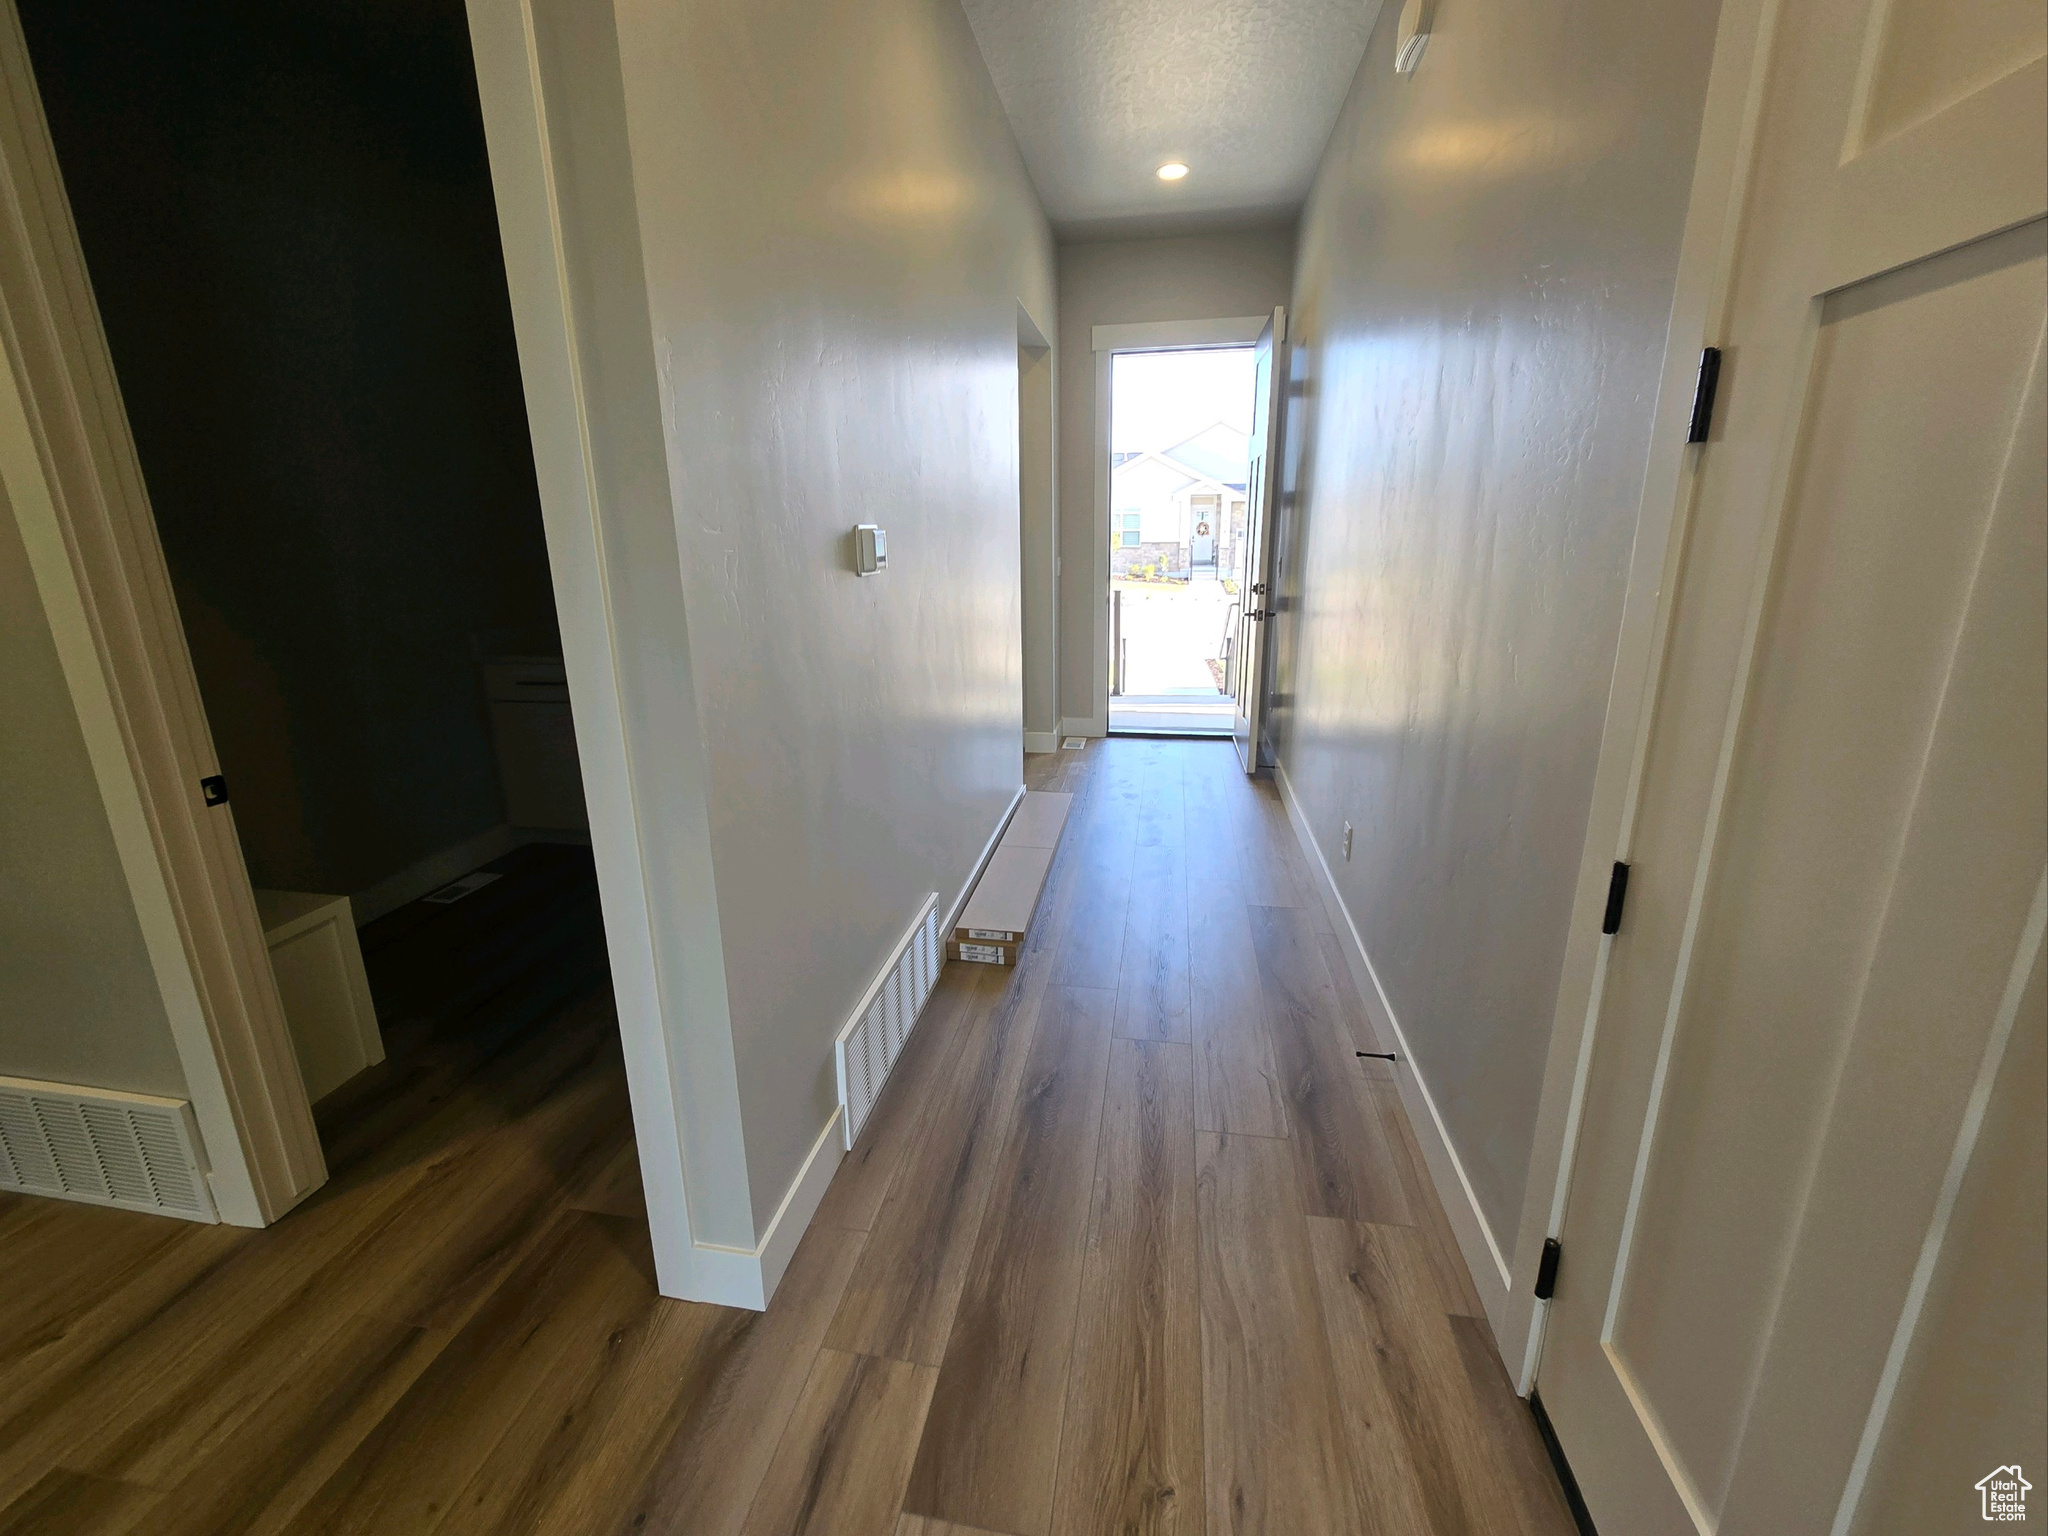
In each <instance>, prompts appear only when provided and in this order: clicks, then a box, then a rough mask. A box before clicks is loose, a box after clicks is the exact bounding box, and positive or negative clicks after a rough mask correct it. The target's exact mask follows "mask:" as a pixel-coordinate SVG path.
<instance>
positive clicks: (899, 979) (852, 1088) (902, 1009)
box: [833, 892, 940, 1150]
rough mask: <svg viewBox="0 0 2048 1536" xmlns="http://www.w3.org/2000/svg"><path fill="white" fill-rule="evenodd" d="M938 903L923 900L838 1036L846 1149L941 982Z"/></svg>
mask: <svg viewBox="0 0 2048 1536" xmlns="http://www.w3.org/2000/svg"><path fill="white" fill-rule="evenodd" d="M939 963H940V954H939V898H938V893H937V892H934V893H933V894H931V895H930V896H927V897H926V898H925V901H924V909H923V910H922V911H921V912H919V913H918V915H917V921H916V922H914V923H912V924H911V925H910V930H909V931H908V932H907V933H905V934H904V935H903V939H902V942H900V943H899V944H897V946H896V949H895V951H894V953H893V954H892V955H891V956H890V959H889V963H888V964H887V965H885V966H883V967H882V973H881V974H880V975H879V976H877V977H876V978H875V979H874V981H873V982H872V983H870V984H869V986H868V990H867V996H865V997H863V998H862V999H861V1001H860V1006H859V1007H858V1008H856V1009H854V1011H853V1017H852V1018H850V1019H848V1020H847V1021H846V1027H845V1028H844V1029H842V1030H840V1031H839V1038H838V1039H837V1040H836V1041H835V1042H833V1054H834V1055H835V1056H836V1057H837V1058H838V1063H839V1105H840V1108H841V1109H843V1110H844V1111H845V1113H844V1114H843V1115H842V1116H841V1117H840V1123H841V1124H842V1125H844V1126H845V1127H846V1145H847V1148H848V1149H849V1150H851V1149H852V1147H853V1143H854V1138H855V1137H857V1136H859V1135H860V1128H861V1127H862V1126H863V1125H865V1124H866V1123H867V1118H868V1111H869V1110H871V1109H873V1108H874V1107H875V1100H876V1099H878V1098H880V1097H881V1096H882V1084H883V1083H885V1082H886V1081H888V1077H889V1069H890V1068H891V1067H893V1066H895V1065H896V1058H897V1056H899V1055H900V1054H901V1053H902V1051H903V1042H904V1041H906V1040H908V1039H909V1038H910V1032H911V1030H913V1029H914V1028H916V1027H917V1018H918V1015H919V1014H921V1013H923V1012H924V1004H925V999H926V998H928V997H930V996H931V992H932V984H933V983H934V982H936V981H937V980H938V979H939Z"/></svg>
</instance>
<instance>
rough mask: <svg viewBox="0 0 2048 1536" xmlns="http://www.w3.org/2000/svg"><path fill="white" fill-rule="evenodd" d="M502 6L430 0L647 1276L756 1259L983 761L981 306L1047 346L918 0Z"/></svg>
mask: <svg viewBox="0 0 2048 1536" xmlns="http://www.w3.org/2000/svg"><path fill="white" fill-rule="evenodd" d="M533 18H534V36H533V41H532V43H531V44H530V45H529V44H528V42H527V41H526V39H525V37H524V35H523V32H522V28H521V20H520V16H519V9H518V7H517V6H515V5H512V4H509V3H502V0H471V19H472V28H473V31H474V33H475V36H476V39H477V57H478V69H479V76H480V81H481V83H482V86H483V99H484V112H485V122H486V130H487V134H488V136H489V139H490V145H491V156H492V169H493V176H494V179H495V180H496V182H497V184H498V201H499V216H500V220H501V223H502V224H503V226H504V228H505V232H506V239H505V245H506V259H507V266H508V274H509V276H510V279H511V286H512V294H513V305H514V311H515V321H516V324H517V326H518V329H519V339H520V354H521V365H522V371H523V373H524V374H525V377H526V385H527V393H528V409H529V415H530V416H531V417H532V424H533V431H534V439H535V451H536V457H537V460H538V461H539V469H540V480H541V490H542V502H543V507H544V512H545V515H546V517H547V520H548V538H549V552H550V560H551V563H552V564H553V565H554V568H555V580H556V591H557V604H558V607H559V608H560V611H561V615H562V625H563V640H564V651H565V657H566V659H567V660H568V662H569V665H570V673H571V687H572V694H573V697H574V699H575V703H576V710H577V734H578V739H579V747H580V750H581V751H582V753H583V756H584V772H585V780H586V785H587V786H588V787H589V788H590V790H591V799H592V823H593V838H594V842H595V844H596V852H597V857H598V870H599V881H600V887H601V890H602V891H603V893H604V899H605V905H606V922H607V931H608V935H609V936H610V938H611V942H612V950H613V968H614V975H615V979H616V980H618V981H619V983H620V992H621V1001H620V1014H621V1022H622V1030H623V1032H624V1034H625V1036H626V1042H627V1050H628V1067H629V1075H630V1076H631V1077H632V1079H633V1092H634V1111H635V1123H636V1128H637V1129H638V1130H639V1132H640V1140H641V1157H642V1167H643V1172H644V1173H646V1174H647V1175H648V1187H649V1194H650V1208H651V1215H652V1216H653V1220H654V1223H655V1229H656V1230H655V1235H656V1242H657V1251H658V1253H665V1255H666V1261H665V1263H664V1280H663V1283H664V1287H665V1288H672V1284H673V1283H675V1282H677V1280H678V1277H684V1276H685V1272H686V1271H690V1272H692V1273H697V1274H700V1275H709V1274H711V1273H713V1271H717V1272H720V1273H724V1272H727V1271H728V1270H730V1268H731V1265H730V1264H729V1263H728V1260H735V1259H744V1258H745V1256H746V1252H747V1250H749V1249H756V1248H761V1249H763V1250H764V1255H765V1249H766V1247H774V1248H775V1249H776V1251H779V1252H781V1253H782V1254H783V1255H784V1256H785V1257H786V1252H787V1247H788V1246H790V1245H793V1241H794V1231H800V1230H801V1227H802V1224H803V1222H804V1221H805V1220H806V1219H807V1218H808V1214H809V1206H808V1204H807V1203H806V1201H807V1200H808V1199H809V1198H811V1195H812V1193H813V1192H815V1191H816V1190H818V1189H821V1188H822V1184H821V1182H820V1181H819V1179H818V1178H817V1173H818V1171H819V1168H820V1167H821V1166H822V1167H823V1171H824V1172H826V1173H829V1171H830V1162H829V1160H826V1159H827V1158H828V1156H829V1154H830V1153H831V1150H832V1149H831V1148H830V1147H829V1146H822V1145H821V1143H820V1140H819V1138H820V1133H821V1132H822V1131H823V1130H824V1129H825V1128H826V1126H827V1125H828V1124H829V1123H830V1121H831V1117H832V1112H833V1108H834V1106H835V1103H836V1092H835V1083H834V1073H833V1062H832V1049H831V1045H832V1038H833V1036H834V1035H835V1034H836V1033H837V1031H838V1029H839V1028H840V1026H841V1025H842V1024H843V1023H844V1022H845V1020H846V1017H847V1015H848V1013H849V1012H850V1010H851V1009H852V1008H853V1006H854V1004H855V1003H856V1002H858V1001H859V999H860V997H861V994H862V992H863V991H864V990H865V988H866V987H867V985H868V984H869V982H870V981H871V980H872V979H873V978H874V976H875V975H876V973H877V971H878V970H879V969H880V967H881V966H882V965H883V964H884V962H885V961H886V960H887V959H888V957H889V953H890V951H891V949H892V947H893V945H894V943H895V942H896V940H897V939H898V938H899V937H900V936H901V935H902V933H903V932H904V929H905V928H906V926H907V925H908V924H909V922H910V921H911V919H912V918H913V917H914V916H915V915H916V913H917V910H918V908H919V906H920V905H921V903H922V902H923V900H924V899H925V897H926V896H927V895H929V894H930V893H932V892H933V891H937V892H938V893H940V896H941V899H942V901H944V902H946V903H950V902H951V901H952V900H953V899H954V897H955V896H956V895H957V894H958V893H959V891H960V888H961V886H962V884H963V883H964V882H965V880H966V878H967V876H968V874H969V871H970V870H971V868H972V866H973V863H974V861H975V859H976V858H977V856H978V855H979V853H980V851H981V849H982V848H983V846H984V844H985V843H986V841H987V839H988V838H989V836H990V834H991V833H992V832H993V830H994V829H995V826H996V824H997V822H998V820H999V818H1000V817H1001V815H1002V813H1003V812H1004V810H1005V809H1006V808H1007V806H1008V805H1009V803H1010V800H1011V798H1012V796H1013V795H1014V794H1015V792H1016V790H1017V787H1018V785H1019V783H1020V780H1021V775H1022V731H1023V725H1024V721H1023V709H1022V700H1023V657H1022V642H1021V633H1020V631H1021V624H1020V607H1019V580H1020V545H1019V534H1020V527H1019V488H1020V464H1019V458H1018V352H1017V349H1018V342H1019V333H1020V327H1019V320H1018V308H1019V306H1020V304H1021V305H1022V307H1023V308H1024V310H1025V311H1026V312H1027V313H1028V314H1029V315H1030V316H1031V317H1032V318H1033V321H1034V323H1035V325H1036V327H1037V328H1038V329H1039V330H1040V331H1041V332H1042V333H1043V334H1044V335H1048V336H1050V335H1053V334H1054V332H1053V329H1052V327H1053V297H1054V295H1053V255H1052V239H1051V234H1050V230H1049V228H1048V226H1047V225H1046V223H1045V220H1044V217H1043V215H1042V213H1041V211H1040V209H1039V206H1038V202H1037V198H1036V195H1035V194H1034V193H1033V191H1032V189H1031V185H1030V182H1029V179H1028V178H1027V176H1026V175H1025V172H1024V168H1023V164H1022V161H1021V159H1020V158H1019V156H1018V154H1017V151H1016V147H1015V145H1014V143H1013V142H1012V140H1011V138H1010V134H1009V129H1008V126H1007V124H1006V123H1005V122H1004V119H1003V116H1002V112H1001V109H1000V107H999V105H998V104H997V101H996V97H995V93H994V90H993V87H992V86H991V85H990V83H989V81H988V78H987V75H986V72H985V70H984V69H983V67H982V63H981V58H980V55H979V53H978V52H977V51H976V49H975V45H974V41H973V38H972V36H971V35H970V33H969V32H968V29H967V24H966V22H965V20H964V18H963V17H962V15H961V13H960V11H959V9H958V7H957V6H956V5H955V4H953V3H952V0H884V3H880V4H873V3H854V0H834V3H830V4H804V5H797V4H793V3H779V4H766V5H763V4H751V5H750V4H740V3H706V4H696V5H688V6H683V5H676V4H673V3H667V0H659V3H657V0H620V3H619V4H618V5H617V6H616V7H612V6H607V5H605V4H603V3H602V0H548V3H545V4H542V5H539V6H536V7H535V8H534V11H533ZM614 20H615V24H616V32H615V33H614ZM529 47H531V49H532V57H531V58H530V59H529V57H528V52H527V50H528V49H529ZM536 74H537V76H538V79H539V83H540V88H541V93H542V98H543V105H542V110H541V118H542V121H541V122H540V123H538V124H536V123H534V122H532V121H530V120H523V119H522V114H530V113H531V112H532V111H533V97H532V89H533V79H534V76H535V75H536ZM548 178H552V184H546V183H547V180H548ZM551 327H561V328H560V329H552V330H551ZM585 465H587V466H588V472H587V474H586V473H585V469H584V466H585ZM579 507H587V508H588V510H579ZM858 522H876V523H880V524H882V525H883V526H884V527H886V528H887V529H888V531H889V538H890V550H889V555H890V567H889V570H888V571H887V573H886V574H884V575H882V576H881V577H879V578H876V579H872V580H863V579H860V578H857V577H855V576H854V575H853V574H852V572H851V569H850V551H849V540H850V530H851V528H852V526H853V525H854V524H855V523H858ZM814 1150H816V1151H818V1152H819V1154H820V1156H819V1157H817V1158H813V1156H812V1154H813V1152H814ZM806 1175H809V1176H808V1177H806ZM785 1200H789V1201H791V1202H792V1207H791V1208H792V1209H793V1210H794V1211H795V1214H794V1215H793V1216H789V1217H784V1218H782V1220H780V1221H778V1212H780V1211H781V1210H782V1209H783V1207H784V1202H785ZM665 1223H666V1225H665ZM792 1226H793V1229H794V1231H792V1230H791V1227H792ZM665 1233H666V1234H668V1236H670V1237H674V1236H678V1235H680V1236H681V1238H682V1240H683V1241H684V1242H685V1243H686V1245H687V1246H688V1248H689V1249H690V1250H691V1251H690V1252H679V1251H676V1250H674V1249H673V1248H670V1249H666V1250H665V1249H664V1243H665V1242H666V1241H667V1238H665ZM764 1255H757V1257H760V1259H761V1262H760V1264H759V1271H758V1272H759V1273H761V1274H762V1275H763V1276H764V1277H765V1286H766V1288H767V1289H770V1290H772V1288H773V1284H774V1279H775V1275H776V1274H777V1273H778V1272H779V1271H778V1269H777V1266H776V1264H775V1263H774V1262H773V1260H772V1257H769V1256H764ZM693 1265H694V1266H696V1268H695V1269H694V1270H692V1266H693ZM682 1283H683V1284H685V1285H691V1284H695V1282H693V1281H688V1280H687V1279H685V1280H683V1281H682ZM693 1294H700V1295H704V1296H706V1297H712V1296H717V1297H719V1298H720V1299H739V1296H740V1293H739V1292H738V1291H735V1290H730V1289H720V1286H719V1285H718V1284H713V1283H710V1282H707V1283H705V1284H704V1285H702V1286H699V1287H698V1288H697V1289H696V1290H695V1291H694V1292H693Z"/></svg>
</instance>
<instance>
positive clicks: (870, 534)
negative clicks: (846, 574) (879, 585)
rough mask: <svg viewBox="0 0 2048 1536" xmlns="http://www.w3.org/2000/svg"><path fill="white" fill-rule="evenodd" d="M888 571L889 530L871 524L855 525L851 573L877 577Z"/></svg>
mask: <svg viewBox="0 0 2048 1536" xmlns="http://www.w3.org/2000/svg"><path fill="white" fill-rule="evenodd" d="M887 569H889V530H888V529H886V528H880V527H877V526H876V525H875V524H873V523H856V524H855V525H854V529H853V571H854V574H855V575H856V576H879V575H881V574H882V572H884V571H886V570H887Z"/></svg>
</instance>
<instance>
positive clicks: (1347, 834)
mask: <svg viewBox="0 0 2048 1536" xmlns="http://www.w3.org/2000/svg"><path fill="white" fill-rule="evenodd" d="M1344 862H1345V863H1346V864H1349V863H1350V862H1351V823H1350V822H1348V821H1347V822H1345V823H1344Z"/></svg>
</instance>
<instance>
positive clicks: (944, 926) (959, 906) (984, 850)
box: [939, 747, 1052, 937]
mask: <svg viewBox="0 0 2048 1536" xmlns="http://www.w3.org/2000/svg"><path fill="white" fill-rule="evenodd" d="M1046 750H1047V751H1051V750H1052V748H1050V747H1048V748H1047V749H1046ZM1023 803H1024V786H1023V785H1022V784H1019V785H1018V786H1017V793H1015V794H1014V795H1012V796H1010V803H1009V805H1008V806H1006V807H1005V808H1004V810H1003V814H1002V815H1000V816H998V817H997V818H996V829H995V831H993V832H991V833H989V835H988V841H987V842H985V843H983V844H982V845H981V852H980V854H979V855H978V856H977V857H976V858H975V860H974V867H973V868H972V869H970V870H968V871H967V879H966V881H965V882H964V883H963V884H962V885H961V887H960V894H959V895H958V896H955V897H954V898H953V905H952V906H950V907H948V908H947V909H946V920H945V921H944V922H942V923H940V924H939V934H940V936H941V937H944V936H946V935H948V934H950V933H952V931H953V925H954V924H956V923H958V922H959V921H960V914H961V912H962V911H964V910H965V909H966V906H967V898H968V897H970V896H972V895H973V894H974V888H975V886H977V885H978V884H980V883H981V872H982V871H983V870H985V869H987V868H988V861H989V860H990V859H992V858H994V857H995V856H996V848H997V846H998V845H1000V844H1001V842H1002V840H1003V834H1004V833H1005V832H1007V831H1009V830H1010V821H1011V818H1012V817H1014V816H1015V815H1016V814H1017V807H1018V806H1020V805H1022V804H1023Z"/></svg>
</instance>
